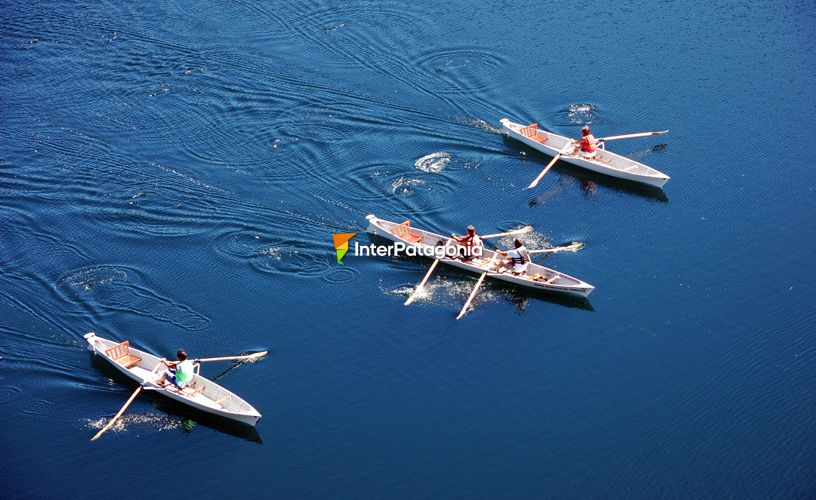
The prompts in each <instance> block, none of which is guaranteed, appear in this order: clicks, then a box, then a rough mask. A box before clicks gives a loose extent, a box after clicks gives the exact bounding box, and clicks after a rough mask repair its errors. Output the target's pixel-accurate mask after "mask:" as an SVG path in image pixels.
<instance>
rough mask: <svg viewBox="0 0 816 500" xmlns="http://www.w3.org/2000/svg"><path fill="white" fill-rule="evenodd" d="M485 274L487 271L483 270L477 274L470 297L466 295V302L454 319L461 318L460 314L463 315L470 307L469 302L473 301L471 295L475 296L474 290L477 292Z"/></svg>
mask: <svg viewBox="0 0 816 500" xmlns="http://www.w3.org/2000/svg"><path fill="white" fill-rule="evenodd" d="M485 276H487V271H485V272H483V273H482V275H481V276H479V281H477V282H476V286H474V287H473V291H472V292H470V297H468V299H467V302H465V307H463V308H462V310H461V311H459V316H457V317H456V319H461V318H462V316H464V315H465V313H466V312H467V309H468V307H470V303H471V302H473V297H475V296H476V292H478V291H479V287H480V286H482V281H484V279H485Z"/></svg>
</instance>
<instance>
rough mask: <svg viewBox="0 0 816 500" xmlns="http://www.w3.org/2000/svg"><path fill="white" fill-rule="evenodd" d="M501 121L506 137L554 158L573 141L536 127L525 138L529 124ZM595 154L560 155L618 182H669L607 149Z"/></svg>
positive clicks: (569, 161)
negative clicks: (595, 155)
mask: <svg viewBox="0 0 816 500" xmlns="http://www.w3.org/2000/svg"><path fill="white" fill-rule="evenodd" d="M500 122H501V124H502V132H503V133H504V134H505V135H507V136H509V137H512V138H513V139H516V140H517V141H520V142H522V143H524V144H525V145H527V146H529V147H531V148H533V149H535V150H537V151H541V152H542V153H544V154H547V155H549V156H555V155H557V154H558V153H560V152H561V151H562V150H563V149H564V148H565V147H566V146H567V145H568V144H569V143H571V142H572V139H570V138H569V137H564V136H562V135H558V134H556V133H554V132H549V131H547V130H543V129H540V128H537V127H535V129H534V130H532V129H530V130H528V131H529V132H534V133H533V134H531V135H525V134H524V133H522V129H527V128H528V127H531V126H530V125H522V124H520V123H515V122H512V121H510V120H509V119H507V118H502V119H501V120H500ZM597 151H598V153H597V154H598V156H597V157H596V158H595V159H589V158H584V157H582V156H581V155H576V156H573V155H571V154H569V153H562V155H561V160H563V161H565V162H567V163H571V164H573V165H577V166H579V167H582V168H585V169H587V170H591V171H593V172H597V173H600V174H604V175H608V176H610V177H615V178H618V179H624V180H629V181H635V182H639V183H642V184H647V185H649V186H654V187H656V188H662V187H663V186H664V185H665V184H666V183H667V182H668V181H669V179H670V177H669V176H668V175H666V174H664V173H663V172H660V171H659V170H656V169H654V168H652V167H650V166H648V165H645V164H643V163H640V162H638V161H635V160H632V159H631V158H627V157H625V156H622V155H619V154H616V153H613V152H612V151H609V150H608V149H602V148H599V149H598V150H597Z"/></svg>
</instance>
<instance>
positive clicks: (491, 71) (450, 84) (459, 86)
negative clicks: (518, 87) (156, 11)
mask: <svg viewBox="0 0 816 500" xmlns="http://www.w3.org/2000/svg"><path fill="white" fill-rule="evenodd" d="M414 63H415V64H416V66H417V67H418V68H420V71H421V72H422V75H423V76H424V78H425V79H426V80H427V82H426V83H427V85H428V86H429V87H430V88H432V89H434V90H438V91H440V92H441V93H446V94H457V95H458V94H467V93H472V92H484V91H486V90H488V89H490V88H492V87H495V86H497V85H499V84H500V83H501V82H503V81H504V80H503V79H502V78H499V76H500V74H501V72H502V71H503V69H504V68H505V67H506V66H507V61H506V60H505V58H504V57H503V56H502V55H500V54H499V53H497V52H493V51H491V50H489V49H486V48H480V47H451V48H447V49H442V50H435V51H431V52H427V53H425V54H422V55H420V56H419V57H418V58H417V59H416V60H415V61H414ZM440 83H441V87H442V88H439V87H440Z"/></svg>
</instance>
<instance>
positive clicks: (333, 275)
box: [323, 267, 360, 285]
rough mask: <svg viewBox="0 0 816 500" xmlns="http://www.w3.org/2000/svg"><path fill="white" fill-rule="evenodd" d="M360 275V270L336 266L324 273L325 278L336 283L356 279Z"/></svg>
mask: <svg viewBox="0 0 816 500" xmlns="http://www.w3.org/2000/svg"><path fill="white" fill-rule="evenodd" d="M359 277H360V272H359V271H357V270H356V269H351V268H349V267H336V268H334V269H331V270H329V271H327V272H325V273H324V274H323V279H324V280H325V281H328V282H329V283H332V284H334V285H340V284H343V283H348V282H350V281H354V280H356V279H357V278H359Z"/></svg>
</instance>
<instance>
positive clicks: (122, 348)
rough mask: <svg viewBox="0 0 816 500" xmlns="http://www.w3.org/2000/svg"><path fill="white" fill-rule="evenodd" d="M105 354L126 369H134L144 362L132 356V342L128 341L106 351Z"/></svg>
mask: <svg viewBox="0 0 816 500" xmlns="http://www.w3.org/2000/svg"><path fill="white" fill-rule="evenodd" d="M105 354H107V355H108V356H110V358H111V359H112V360H114V361H116V362H117V363H119V364H120V365H122V366H124V367H125V368H133V367H134V366H136V365H138V364H139V362H140V361H141V360H142V359H141V358H138V357H136V356H133V355H131V354H130V341H129V340H126V341H124V342H122V343H121V344H117V345H115V346H113V347H111V348H110V349H108V350H106V351H105Z"/></svg>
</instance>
